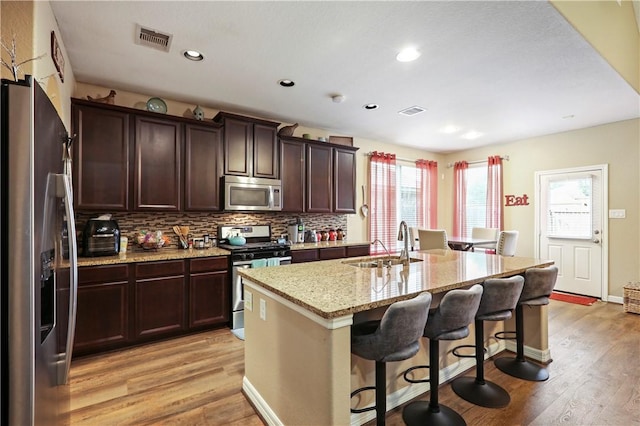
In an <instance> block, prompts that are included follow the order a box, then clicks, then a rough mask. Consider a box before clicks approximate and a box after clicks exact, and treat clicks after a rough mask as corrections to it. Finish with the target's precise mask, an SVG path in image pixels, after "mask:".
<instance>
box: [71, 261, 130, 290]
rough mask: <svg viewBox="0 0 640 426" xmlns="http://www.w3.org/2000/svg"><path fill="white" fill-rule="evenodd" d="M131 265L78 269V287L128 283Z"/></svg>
mask: <svg viewBox="0 0 640 426" xmlns="http://www.w3.org/2000/svg"><path fill="white" fill-rule="evenodd" d="M128 279H129V265H105V266H86V267H82V268H78V285H83V284H97V283H107V282H118V281H128Z"/></svg>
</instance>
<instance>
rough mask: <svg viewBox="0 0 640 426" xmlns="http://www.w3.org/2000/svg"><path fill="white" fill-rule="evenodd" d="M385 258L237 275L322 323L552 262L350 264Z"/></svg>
mask: <svg viewBox="0 0 640 426" xmlns="http://www.w3.org/2000/svg"><path fill="white" fill-rule="evenodd" d="M386 257H387V256H366V257H359V258H348V259H336V260H325V261H318V262H308V263H299V264H292V265H281V266H276V267H267V268H252V269H242V270H240V271H238V272H239V274H240V276H242V277H243V278H246V279H247V280H249V281H251V282H253V283H255V284H257V285H259V286H261V287H263V288H265V289H267V290H270V291H271V292H273V293H275V294H277V295H279V296H281V297H283V298H285V299H286V300H289V301H290V302H292V303H294V304H296V305H298V306H301V307H303V308H305V309H307V310H309V311H310V312H312V313H314V314H316V315H318V316H320V317H322V318H326V319H333V318H337V317H340V316H344V315H350V314H355V313H358V312H363V311H368V310H371V309H375V308H378V307H383V306H388V305H390V304H392V303H394V302H397V301H400V300H406V299H410V298H412V297H415V296H416V295H417V294H419V293H421V292H423V291H428V292H430V293H432V294H436V293H441V292H446V291H449V290H453V289H456V288H463V287H467V286H471V285H473V284H477V283H481V282H483V281H484V280H486V279H487V278H500V277H509V276H513V275H517V274H521V273H524V271H525V270H527V269H529V268H534V267H544V266H549V265H552V264H553V261H550V260H541V259H534V258H528V257H504V256H498V255H492V254H485V253H474V252H463V251H457V250H428V251H423V252H411V257H412V258H415V259H419V260H418V261H416V262H411V264H410V265H409V266H408V267H406V266H403V265H395V266H391V267H383V268H360V267H356V266H353V265H349V264H350V263H357V262H361V261H366V260H370V259H385V258H386Z"/></svg>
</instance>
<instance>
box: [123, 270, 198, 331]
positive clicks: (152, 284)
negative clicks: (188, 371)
mask: <svg viewBox="0 0 640 426" xmlns="http://www.w3.org/2000/svg"><path fill="white" fill-rule="evenodd" d="M184 272H185V269H184V260H171V261H166V262H148V263H138V264H136V286H135V313H136V320H135V321H136V338H140V337H147V336H157V335H164V334H169V333H175V332H178V331H182V329H184V327H185V315H184V314H185V312H184V301H185V299H184V297H185V290H186V286H185V277H184Z"/></svg>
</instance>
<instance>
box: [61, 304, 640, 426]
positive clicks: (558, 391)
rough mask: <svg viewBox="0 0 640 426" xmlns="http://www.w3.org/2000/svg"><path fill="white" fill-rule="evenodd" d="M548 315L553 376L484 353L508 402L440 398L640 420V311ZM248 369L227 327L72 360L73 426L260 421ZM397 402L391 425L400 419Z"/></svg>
mask: <svg viewBox="0 0 640 426" xmlns="http://www.w3.org/2000/svg"><path fill="white" fill-rule="evenodd" d="M549 317H550V322H549V334H550V348H551V355H552V357H553V362H552V363H550V364H549V365H548V369H549V373H550V375H551V378H550V379H549V380H548V381H546V382H527V381H523V380H518V379H514V378H511V377H510V376H507V375H505V374H503V373H501V372H500V371H498V370H496V369H495V368H494V367H493V363H492V362H490V361H488V362H487V363H486V364H485V366H486V371H485V376H486V378H487V379H489V380H492V381H494V382H496V383H499V384H500V385H501V386H503V387H504V388H506V389H507V390H508V391H509V393H510V394H511V403H510V404H509V406H508V407H506V408H503V409H490V408H482V407H476V406H474V405H472V404H469V403H467V402H466V401H463V400H461V399H460V398H458V397H457V396H456V395H455V394H454V393H453V391H452V390H451V386H450V385H448V384H445V385H443V386H441V388H440V402H441V403H442V404H445V405H448V406H449V407H451V408H453V409H455V410H456V411H458V412H459V413H460V414H461V415H462V416H463V417H464V418H465V420H466V421H467V423H468V424H469V425H483V426H484V425H559V424H562V425H620V426H623V425H624V426H627V425H640V315H634V314H629V313H626V314H625V313H623V312H622V306H620V305H617V304H608V303H605V302H597V303H596V304H594V305H593V306H580V305H573V304H568V303H564V302H558V301H551V305H550V307H549ZM507 355H510V354H509V353H507ZM467 374H469V375H472V374H473V371H469V372H467ZM242 375H243V343H242V342H241V341H239V340H238V339H236V338H235V337H234V336H233V335H231V333H230V332H229V331H228V330H227V329H223V330H217V331H211V332H206V333H200V334H196V335H192V336H188V337H183V338H179V339H174V340H171V341H167V342H161V343H155V344H150V345H146V346H142V347H138V348H133V349H127V350H122V351H118V352H114V353H110V354H105V355H100V356H94V357H86V358H81V359H78V360H74V361H73V363H72V368H71V380H70V388H71V398H72V399H71V407H72V412H71V424H73V425H92V426H95V425H134V424H135V425H146V424H164V425H169V424H170V425H173V424H183V425H262V424H263V423H262V421H261V420H260V418H259V417H258V416H257V415H256V414H255V412H254V410H253V408H252V407H251V405H250V404H249V403H248V402H247V400H246V399H245V397H244V395H243V394H242V392H241V387H242ZM428 397H429V394H428V393H427V394H424V395H422V397H421V398H419V399H424V400H428ZM401 408H402V407H400V408H399V409H396V410H394V411H393V412H391V413H389V414H388V416H387V424H388V425H392V426H393V425H402V424H403V422H402V414H401ZM310 424H312V422H310ZM372 424H373V423H372Z"/></svg>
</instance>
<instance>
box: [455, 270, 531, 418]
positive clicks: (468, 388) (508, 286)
mask: <svg viewBox="0 0 640 426" xmlns="http://www.w3.org/2000/svg"><path fill="white" fill-rule="evenodd" d="M523 286H524V278H523V277H522V276H520V275H516V276H514V277H511V278H498V279H489V280H486V281H485V282H484V284H483V285H482V287H483V289H484V290H483V292H482V299H481V300H480V307H479V308H478V313H477V314H476V321H475V329H476V332H475V338H476V341H475V347H474V346H471V347H474V349H475V354H474V355H461V354H459V353H458V349H460V348H462V347H469V345H463V346H458V347H456V348H454V349H453V354H454V355H456V356H460V357H474V356H475V359H476V377H458V378H457V379H455V380H453V382H451V388H452V389H453V391H454V392H455V393H456V395H458V396H459V397H460V398H462V399H464V400H465V401H469V402H471V403H472V404H476V405H479V406H481V407H489V408H501V407H506V406H507V405H509V402H510V401H511V397H510V396H509V393H508V392H507V391H506V390H504V389H503V388H502V387H500V386H498V385H496V384H495V383H493V382H490V381H488V380H485V378H484V354H485V352H486V350H485V348H484V321H504V320H506V319H509V318H511V311H513V310H514V309H515V307H516V304H517V303H518V299H519V298H520V294H521V293H522V287H523Z"/></svg>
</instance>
